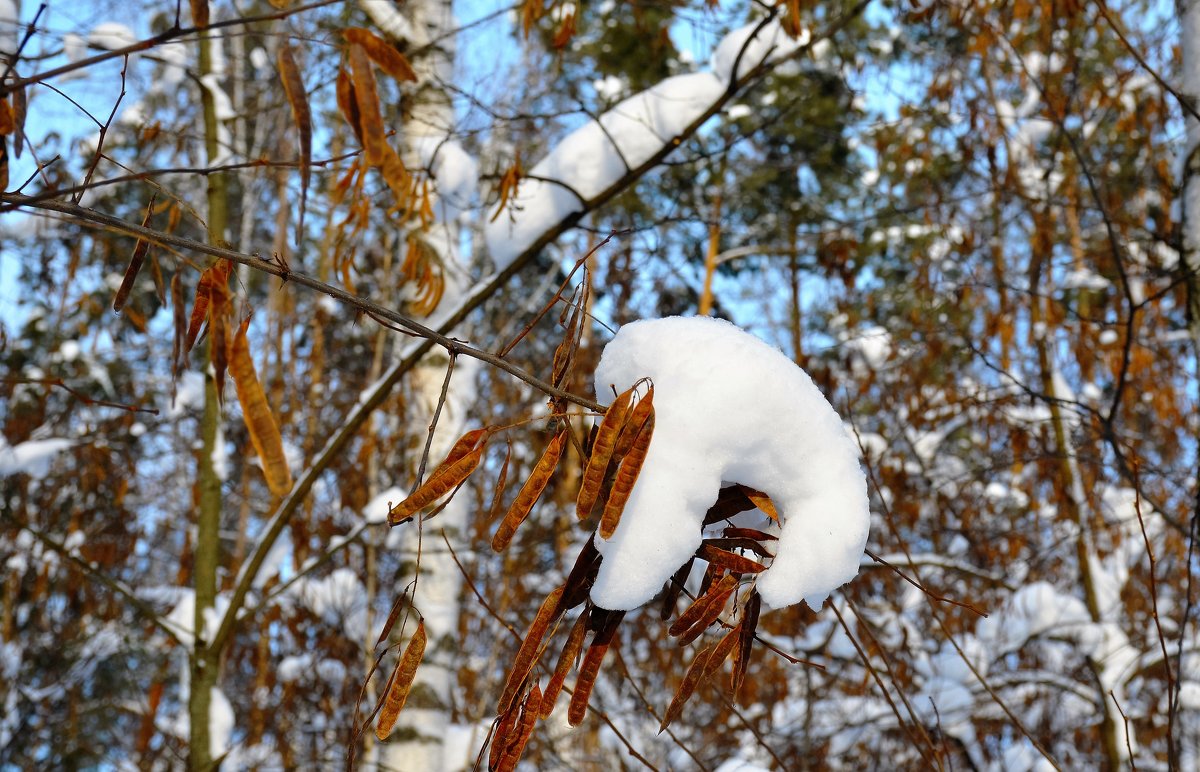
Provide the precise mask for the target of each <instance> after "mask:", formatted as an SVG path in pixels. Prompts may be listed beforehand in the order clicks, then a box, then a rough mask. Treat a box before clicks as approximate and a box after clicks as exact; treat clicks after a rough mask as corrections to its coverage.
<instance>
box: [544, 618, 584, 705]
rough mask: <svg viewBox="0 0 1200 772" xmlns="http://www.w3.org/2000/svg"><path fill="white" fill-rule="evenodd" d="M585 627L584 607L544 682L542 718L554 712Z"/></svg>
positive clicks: (579, 646)
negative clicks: (548, 680) (548, 676)
mask: <svg viewBox="0 0 1200 772" xmlns="http://www.w3.org/2000/svg"><path fill="white" fill-rule="evenodd" d="M587 628H588V610H587V609H584V610H583V613H582V614H580V615H579V618H578V619H576V620H575V624H574V625H573V626H572V627H571V632H570V634H568V635H567V642H566V644H565V645H564V646H563V650H562V654H560V655H559V657H558V665H556V666H555V668H554V674H553V675H551V676H550V683H548V684H546V691H545V692H543V693H542V707H541V709H540V711H539V713H540V715H541V717H542V718H549V717H550V714H551V713H553V712H554V704H555V703H556V702H558V695H559V692H561V691H562V688H563V684H564V683H565V682H566V680H567V674H568V673H570V672H571V667H572V666H573V665H574V664H575V660H576V659H577V658H578V657H579V652H580V651H582V650H583V637H584V635H586V634H587Z"/></svg>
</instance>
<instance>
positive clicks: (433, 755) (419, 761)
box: [362, 0, 478, 772]
mask: <svg viewBox="0 0 1200 772" xmlns="http://www.w3.org/2000/svg"><path fill="white" fill-rule="evenodd" d="M362 6H363V8H364V10H366V11H367V12H368V15H370V16H371V18H372V20H373V21H374V22H375V24H376V25H377V26H378V27H379V28H380V29H381V30H382V31H384V32H385V33H387V34H388V35H390V36H391V37H393V38H396V39H398V40H400V41H401V42H402V43H403V44H405V48H406V49H407V50H417V49H424V51H423V53H422V54H421V55H420V56H418V57H414V59H413V61H412V65H413V68H414V69H415V70H416V72H417V78H418V80H417V83H416V84H415V86H414V87H413V89H412V91H411V92H410V93H408V94H406V98H405V100H404V103H403V105H402V110H403V113H402V127H401V128H402V133H401V141H402V143H403V146H404V148H405V150H404V152H403V153H402V157H403V159H404V162H405V165H406V166H408V168H410V169H417V168H420V167H422V166H423V165H424V164H425V163H426V162H427V160H428V159H427V158H423V157H422V156H423V155H424V154H426V153H425V151H423V150H422V148H429V147H431V146H433V147H436V146H437V145H439V144H440V143H441V142H443V141H445V140H447V139H448V138H449V137H451V135H452V132H453V130H454V126H455V116H454V108H453V105H452V103H451V100H450V97H449V95H448V94H447V92H446V91H445V89H444V87H443V85H442V84H444V83H447V82H449V81H450V80H451V79H452V77H453V74H454V55H455V52H454V42H453V41H454V38H453V34H452V33H453V29H454V17H453V12H452V5H451V2H449V0H416V1H415V2H409V3H406V4H405V5H404V6H403V15H401V14H400V13H399V12H398V11H397V9H396V7H395V6H391V7H388V6H385V5H382V4H379V3H372V2H363V3H362ZM436 209H437V210H438V212H437V213H438V214H439V215H440V214H442V211H441V208H440V207H436ZM419 236H420V238H421V240H422V241H423V242H424V243H425V244H427V245H428V246H431V247H433V249H434V250H435V251H436V252H437V253H438V256H439V258H440V260H441V264H442V269H443V274H444V276H445V292H444V295H443V297H442V301H441V305H442V306H443V307H444V306H447V305H449V306H454V305H456V304H457V303H458V302H459V301H460V299H461V297H462V295H463V293H464V291H465V290H466V289H467V287H468V286H469V280H468V274H467V271H466V267H465V266H464V264H463V261H462V260H461V259H460V256H459V254H458V251H459V250H458V243H459V229H458V226H457V224H456V223H455V222H453V221H445V220H444V219H440V218H439V220H438V221H437V222H435V223H433V224H432V225H431V226H430V227H429V228H428V229H425V230H424V231H422V232H421V233H420V234H419ZM401 248H403V240H401ZM450 364H451V363H450V361H449V359H448V358H447V356H446V355H445V354H444V353H443V352H434V353H431V354H430V355H429V356H428V357H426V359H425V361H424V362H422V363H421V364H420V365H419V366H418V367H417V368H416V369H415V370H414V372H413V375H412V377H411V380H410V383H409V387H410V389H411V393H412V397H413V398H412V400H411V404H412V405H413V408H414V411H413V415H412V416H411V419H410V431H411V432H412V433H413V434H414V435H416V436H418V437H420V438H422V439H423V438H424V436H425V432H426V431H427V430H428V427H429V425H430V422H431V421H432V418H433V415H434V413H435V411H437V406H438V402H439V400H440V398H441V392H442V386H443V383H444V382H445V378H446V370H447V368H448V367H449V366H450ZM477 371H478V367H477V363H476V362H475V361H474V360H470V361H467V360H466V359H465V358H464V359H459V360H457V361H456V362H454V363H453V373H452V377H451V380H450V382H449V385H448V387H447V391H446V399H445V403H444V404H443V405H442V408H441V412H440V414H439V416H438V423H437V427H436V432H435V434H434V436H433V440H432V443H431V445H430V451H429V456H430V463H431V464H433V463H436V462H437V460H438V459H440V458H441V457H442V456H444V455H445V454H446V453H447V452H448V451H449V449H450V446H451V445H452V444H453V443H454V441H455V440H456V439H457V438H458V437H459V436H460V435H461V434H462V433H463V432H464V431H465V430H466V422H467V412H468V410H469V409H470V406H471V404H472V403H473V402H474V401H475V399H476V390H475V375H476V373H477ZM469 517H470V507H469V504H468V500H467V497H466V495H465V494H462V495H460V496H459V497H458V498H456V499H455V500H454V501H452V502H451V503H450V504H449V505H448V506H447V507H446V508H445V509H444V510H442V512H441V513H440V514H439V515H438V516H437V517H436V518H435V519H434V520H431V521H430V522H429V523H428V524H424V525H422V524H421V523H420V522H419V521H415V522H413V523H411V524H409V525H406V526H403V527H402V528H403V530H402V531H401V533H400V541H401V550H402V554H403V555H405V557H406V558H408V559H410V560H411V563H412V565H414V566H416V565H419V566H420V575H419V577H418V578H417V585H416V587H417V589H416V597H415V599H414V603H415V605H416V608H417V609H418V610H420V612H421V613H422V615H423V616H424V618H425V625H426V629H427V632H428V634H429V643H428V645H427V647H426V650H425V658H424V661H423V662H422V664H421V667H420V668H419V669H418V670H417V677H416V681H415V683H414V685H413V690H412V693H411V695H410V698H409V701H408V704H407V706H406V707H405V709H404V711H403V712H402V713H401V714H400V719H399V722H398V723H397V726H396V729H395V730H394V731H393V735H392V739H391V740H390V741H389V742H388V743H387V744H386V745H385V746H384V747H383V748H381V749H380V757H381V761H382V763H383V766H384V767H385V768H388V769H396V770H401V771H402V772H437V771H438V770H443V769H460V768H462V767H463V766H464V765H467V764H469V763H470V760H469V759H467V758H461V759H458V758H454V759H452V758H448V757H447V754H446V750H447V748H446V745H445V737H446V731H447V729H448V727H449V726H450V724H451V723H452V721H453V713H452V710H451V707H452V698H453V688H454V685H455V682H456V679H457V670H458V667H457V662H458V649H457V645H456V639H457V630H458V619H459V616H460V614H461V610H462V609H461V601H460V598H461V593H462V575H461V573H460V572H459V569H458V566H457V565H456V564H455V562H454V560H453V558H452V557H451V555H450V553H449V551H448V550H447V549H446V546H445V542H444V540H443V538H442V537H443V533H444V534H445V537H446V538H448V539H449V540H450V541H451V543H454V542H456V541H458V539H459V538H460V537H461V535H462V534H465V533H467V525H468V524H469ZM418 552H419V553H420V559H419V561H418V560H417V559H416V557H417V555H418ZM410 579H411V577H409V576H405V577H401V580H400V584H399V586H397V587H396V588H395V592H401V591H403V588H404V586H405V585H407V583H408V582H409V581H410Z"/></svg>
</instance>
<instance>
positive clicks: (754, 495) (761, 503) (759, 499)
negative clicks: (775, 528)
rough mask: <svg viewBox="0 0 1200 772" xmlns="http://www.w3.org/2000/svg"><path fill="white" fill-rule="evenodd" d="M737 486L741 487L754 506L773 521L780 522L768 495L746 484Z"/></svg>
mask: <svg viewBox="0 0 1200 772" xmlns="http://www.w3.org/2000/svg"><path fill="white" fill-rule="evenodd" d="M738 487H739V488H741V489H742V493H745V494H746V498H748V499H750V500H751V501H753V502H754V506H756V507H758V508H759V509H761V510H762V511H763V512H766V513H767V516H768V517H770V518H771V519H772V520H774V521H775V522H777V523H778V522H780V520H779V513H778V512H776V511H775V504H774V502H772V501H771V497H770V496H768V495H767V494H765V493H763V492H762V491H760V490H755V489H754V488H751V487H749V486H747V485H739V486H738Z"/></svg>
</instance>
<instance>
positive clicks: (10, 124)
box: [0, 97, 17, 136]
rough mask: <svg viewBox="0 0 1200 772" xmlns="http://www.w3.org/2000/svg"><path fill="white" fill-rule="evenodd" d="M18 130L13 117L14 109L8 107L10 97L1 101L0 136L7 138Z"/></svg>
mask: <svg viewBox="0 0 1200 772" xmlns="http://www.w3.org/2000/svg"><path fill="white" fill-rule="evenodd" d="M16 130H17V122H16V119H15V118H14V117H13V111H12V108H11V107H9V106H8V97H4V98H3V99H0V136H7V135H9V134H12V133H13V132H14V131H16Z"/></svg>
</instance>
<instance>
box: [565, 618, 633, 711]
mask: <svg viewBox="0 0 1200 772" xmlns="http://www.w3.org/2000/svg"><path fill="white" fill-rule="evenodd" d="M596 611H597V613H595V614H593V615H592V618H591V621H592V625H593V626H594V627H598V629H597V630H596V635H595V636H594V637H593V638H592V645H591V646H589V647H588V650H587V654H585V655H584V657H583V663H582V664H581V665H580V666H579V677H578V678H577V679H575V691H574V692H573V693H572V694H571V706H570V708H568V710H567V723H568V724H570V725H571V726H579V725H580V724H581V723H582V722H583V717H584V716H585V715H587V706H588V701H589V700H590V699H591V697H592V689H593V688H594V687H595V685H596V676H598V675H599V674H600V665H601V664H602V663H603V662H604V655H605V654H607V653H608V647H609V644H611V643H612V639H613V635H614V634H615V633H616V632H617V626H618V625H620V624H621V620H622V619H623V618H624V617H625V612H624V611H603V612H601V611H600V609H597V610H596ZM598 620H599V621H598Z"/></svg>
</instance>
